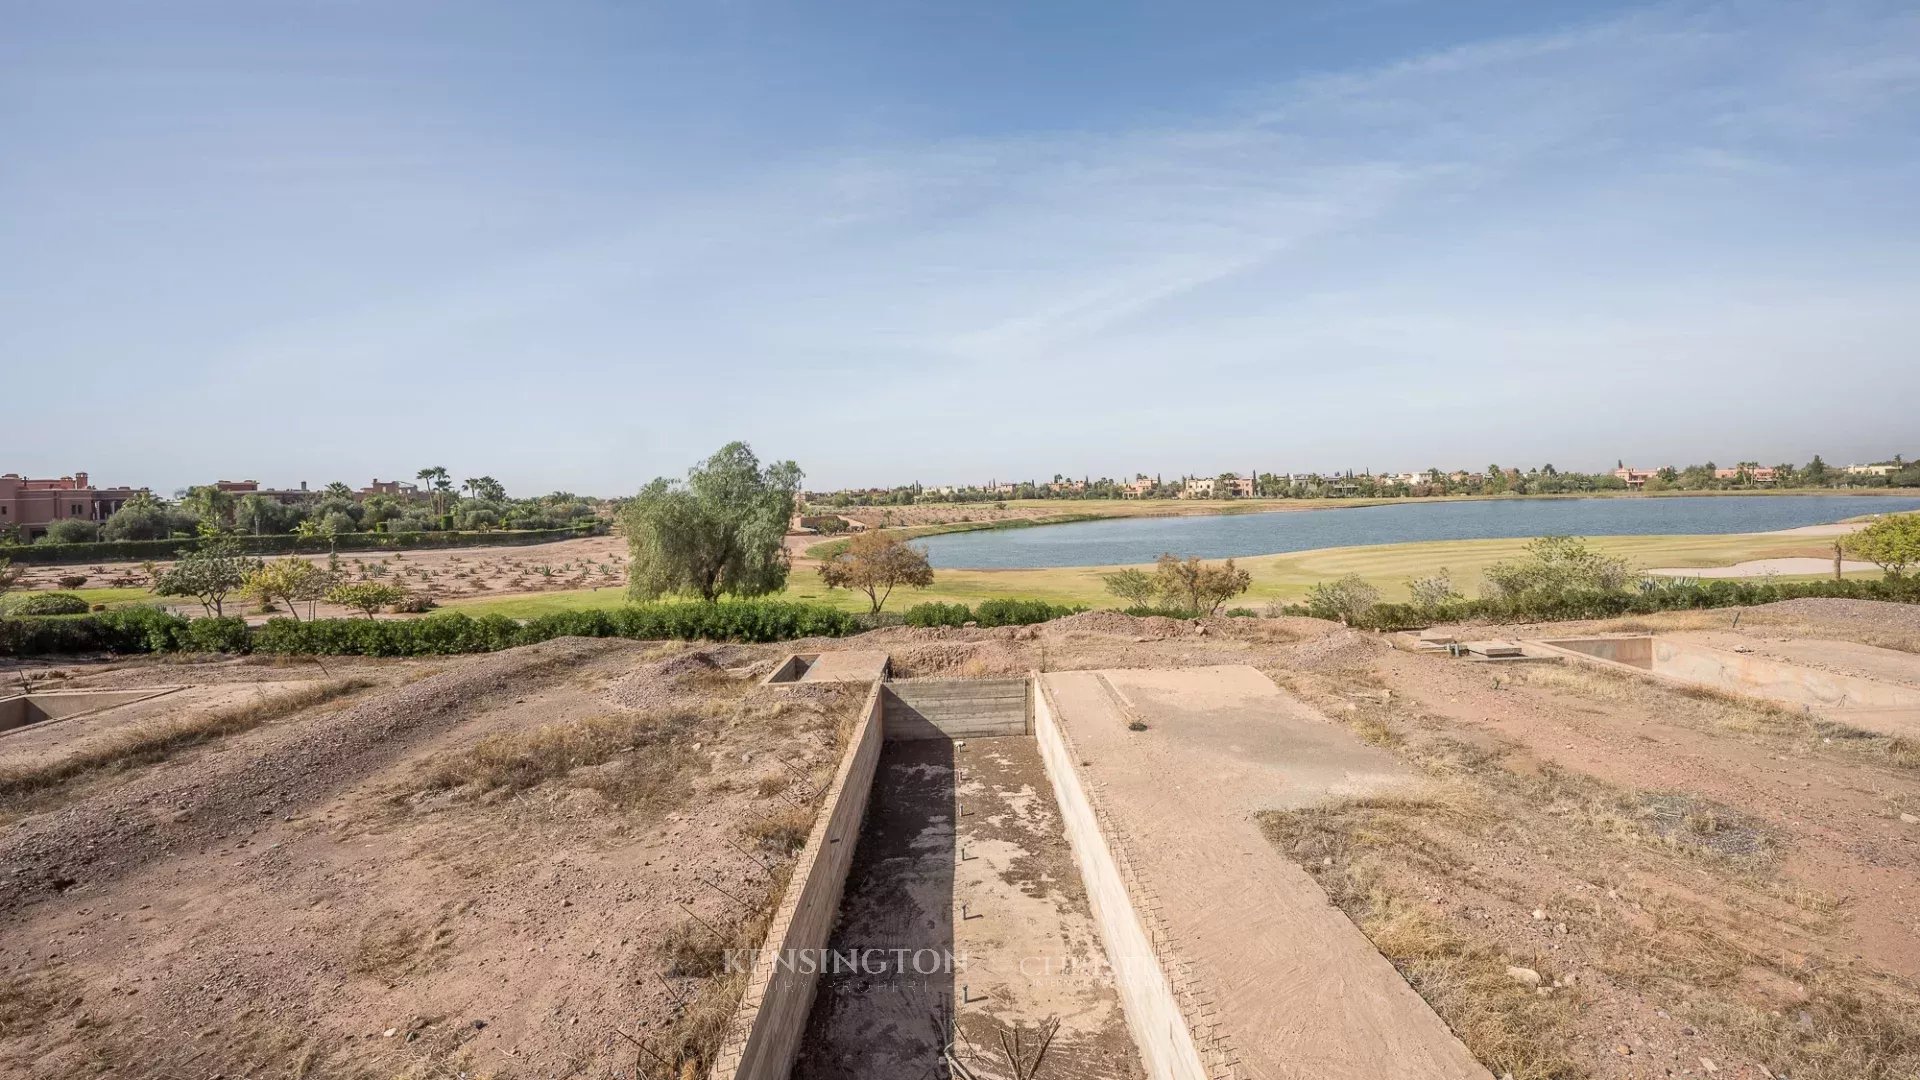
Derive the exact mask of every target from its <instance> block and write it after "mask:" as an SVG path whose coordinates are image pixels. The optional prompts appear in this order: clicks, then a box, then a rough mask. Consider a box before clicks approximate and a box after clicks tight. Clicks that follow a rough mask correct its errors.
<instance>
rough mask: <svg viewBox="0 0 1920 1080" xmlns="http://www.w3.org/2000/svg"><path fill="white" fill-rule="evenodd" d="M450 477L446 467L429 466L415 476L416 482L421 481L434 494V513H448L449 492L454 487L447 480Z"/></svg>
mask: <svg viewBox="0 0 1920 1080" xmlns="http://www.w3.org/2000/svg"><path fill="white" fill-rule="evenodd" d="M448 475H450V474H449V473H448V472H447V467H446V466H445V465H429V466H427V467H426V468H424V469H421V470H420V471H419V472H417V473H414V474H413V478H414V479H415V480H419V481H421V482H422V483H424V484H425V485H426V486H427V487H428V488H429V489H430V490H431V491H432V492H433V512H434V513H436V514H444V513H446V512H447V490H448V489H449V488H451V487H452V486H453V484H452V482H451V481H449V480H448V479H447V477H448Z"/></svg>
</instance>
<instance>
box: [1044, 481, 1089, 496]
mask: <svg viewBox="0 0 1920 1080" xmlns="http://www.w3.org/2000/svg"><path fill="white" fill-rule="evenodd" d="M1047 490H1048V491H1051V492H1053V493H1054V494H1055V495H1084V494H1085V493H1086V490H1087V482H1086V481H1085V480H1068V481H1065V482H1055V483H1051V484H1048V485H1047Z"/></svg>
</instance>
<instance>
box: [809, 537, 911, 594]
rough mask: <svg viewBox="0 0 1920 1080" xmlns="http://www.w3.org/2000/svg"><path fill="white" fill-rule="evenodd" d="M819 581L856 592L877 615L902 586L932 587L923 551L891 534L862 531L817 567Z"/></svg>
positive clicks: (830, 586)
mask: <svg viewBox="0 0 1920 1080" xmlns="http://www.w3.org/2000/svg"><path fill="white" fill-rule="evenodd" d="M820 580H821V581H824V582H826V585H827V588H829V589H858V590H860V591H861V592H863V593H866V594H867V602H868V603H870V604H872V605H873V606H872V607H871V608H869V609H868V610H869V611H874V612H877V611H879V610H880V609H881V607H883V606H885V604H886V602H887V597H889V596H891V595H893V590H894V589H896V588H898V587H899V586H902V585H905V586H907V587H909V588H914V589H924V588H926V587H927V586H929V585H931V584H933V567H932V565H930V564H929V563H928V562H927V552H926V549H925V548H917V547H914V546H913V545H912V544H909V543H907V542H906V541H905V540H902V539H900V538H899V537H898V536H895V535H894V534H892V533H886V532H880V531H878V530H875V531H873V532H864V533H861V534H860V535H859V536H856V537H854V538H853V539H852V540H850V541H848V542H847V546H846V547H845V548H843V549H841V550H840V551H839V552H837V553H836V554H834V555H833V556H831V557H830V558H828V559H827V560H826V561H825V562H823V563H821V564H820Z"/></svg>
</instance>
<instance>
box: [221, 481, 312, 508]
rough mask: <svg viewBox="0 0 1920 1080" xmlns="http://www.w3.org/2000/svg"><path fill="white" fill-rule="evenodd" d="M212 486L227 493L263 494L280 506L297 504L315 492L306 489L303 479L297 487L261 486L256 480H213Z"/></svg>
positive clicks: (310, 498)
mask: <svg viewBox="0 0 1920 1080" xmlns="http://www.w3.org/2000/svg"><path fill="white" fill-rule="evenodd" d="M213 486H214V487H215V488H217V489H219V490H221V491H224V492H226V493H227V494H229V495H260V496H264V497H266V498H269V499H272V500H273V501H274V502H277V503H279V504H280V505H282V506H298V505H300V504H301V503H304V502H308V501H310V500H312V499H313V498H315V497H316V493H315V492H312V491H309V490H307V482H306V481H305V480H302V481H300V486H299V487H297V488H263V487H261V486H260V481H258V480H215V481H214V482H213Z"/></svg>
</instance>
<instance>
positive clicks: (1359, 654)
mask: <svg viewBox="0 0 1920 1080" xmlns="http://www.w3.org/2000/svg"><path fill="white" fill-rule="evenodd" d="M1392 651H1393V647H1392V646H1390V645H1388V644H1387V643H1386V642H1385V641H1384V640H1382V639H1381V638H1379V637H1376V636H1374V635H1372V634H1364V633H1361V632H1360V631H1358V630H1350V629H1347V628H1346V627H1340V628H1338V629H1335V630H1334V631H1333V632H1331V633H1328V634H1326V635H1324V636H1321V637H1316V638H1312V639H1310V640H1307V641H1302V642H1299V643H1298V644H1295V645H1289V646H1284V647H1283V648H1281V650H1280V655H1281V656H1282V657H1283V658H1284V661H1283V662H1284V663H1285V664H1286V665H1287V666H1289V667H1295V668H1299V669H1301V670H1303V671H1337V670H1341V669H1346V668H1364V667H1368V666H1370V665H1371V664H1373V663H1374V662H1375V661H1376V660H1377V659H1379V657H1380V656H1381V654H1383V653H1388V652H1392Z"/></svg>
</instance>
